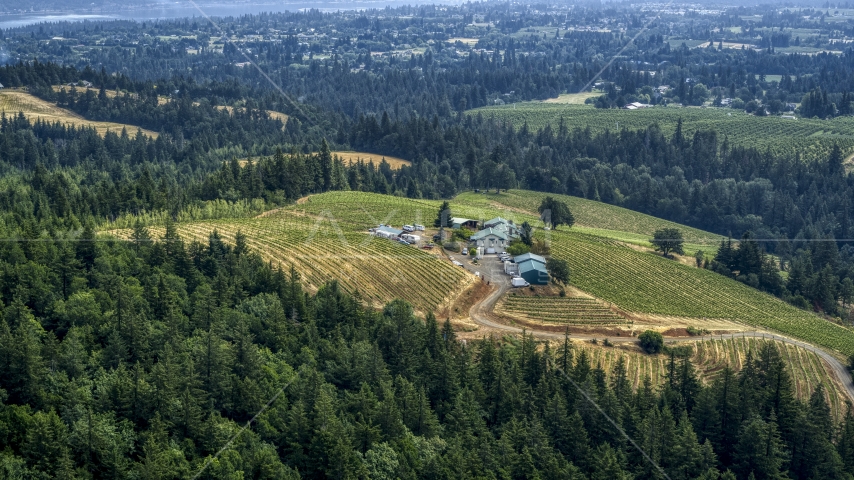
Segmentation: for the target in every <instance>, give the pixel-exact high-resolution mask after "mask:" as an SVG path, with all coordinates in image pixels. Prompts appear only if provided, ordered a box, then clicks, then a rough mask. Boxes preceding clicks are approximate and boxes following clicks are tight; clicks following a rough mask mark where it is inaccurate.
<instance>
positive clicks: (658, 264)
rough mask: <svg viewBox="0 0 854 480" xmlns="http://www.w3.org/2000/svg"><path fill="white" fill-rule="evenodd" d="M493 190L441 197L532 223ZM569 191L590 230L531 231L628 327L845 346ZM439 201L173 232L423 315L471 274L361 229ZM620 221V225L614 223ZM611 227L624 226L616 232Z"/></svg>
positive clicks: (308, 208)
mask: <svg viewBox="0 0 854 480" xmlns="http://www.w3.org/2000/svg"><path fill="white" fill-rule="evenodd" d="M535 195H536V194H534V193H529V192H511V194H509V195H507V198H509V199H510V200H507V199H501V200H502V201H503V202H506V203H511V204H512V203H514V201H513V200H512V199H513V198H517V199H518V201H519V202H530V201H532V200H530V199H529V198H527V197H531V198H533V197H534V196H535ZM495 198H498V196H496V197H495ZM495 198H493V199H490V198H488V196H485V195H477V196H473V194H469V195H461V196H460V197H458V198H457V199H455V200H454V201H453V202H452V203H451V208H452V209H453V211H454V214H455V215H459V216H466V217H468V218H477V219H480V218H492V217H494V216H497V215H502V216H508V217H509V218H511V219H514V218H515V221H517V222H519V221H524V220H530V221H534V220H535V218H536V217H534V216H533V215H531V214H530V213H527V211H526V210H524V209H523V208H521V207H525V205H526V204H523V203H518V205H519V207H516V208H515V210H508V209H507V208H508V207H506V206H505V207H504V209H501V208H497V207H496V205H495V204H494V203H493V202H494V201H495ZM568 200H570V201H575V202H576V203H575V204H574V205H576V206H575V207H574V208H575V210H576V211H577V212H578V213H577V216H578V217H579V219H580V220H579V221H580V222H581V221H583V222H585V223H588V224H589V225H590V226H591V227H595V229H596V230H595V231H596V232H597V233H596V234H591V233H589V231H585V230H584V229H582V228H572V229H569V230H567V229H565V228H564V229H561V230H558V231H550V232H544V231H542V230H538V232H537V235H540V236H541V237H543V238H546V239H547V240H548V241H549V244H550V246H551V253H552V256H554V257H556V258H561V259H565V260H566V261H567V262H568V263H569V266H570V268H571V269H572V285H573V287H575V288H577V289H579V290H580V291H582V292H584V293H585V294H588V295H590V296H592V297H595V298H596V299H598V300H599V301H601V302H606V303H608V304H612V305H609V306H613V307H615V308H618V309H619V311H620V312H621V315H623V316H626V317H627V318H629V319H630V320H631V321H632V322H634V323H635V324H636V325H637V324H638V323H641V322H640V321H639V320H643V319H644V318H652V317H655V318H656V319H663V320H661V322H662V323H661V325H662V327H666V326H667V322H668V321H670V320H668V319H677V320H679V322H680V323H679V324H681V325H685V324H686V323H687V324H694V325H695V326H698V327H703V328H706V326H707V325H710V324H712V323H714V322H727V323H728V324H733V325H735V324H736V323H737V324H740V325H745V327H742V328H745V329H746V328H750V327H749V326H756V327H764V328H769V329H775V330H777V331H779V332H782V333H784V334H788V335H791V336H793V337H797V338H802V339H804V340H807V341H809V342H812V343H815V344H817V345H821V346H823V347H826V348H828V349H831V350H836V351H839V352H841V353H842V354H844V355H850V354H854V331H851V330H849V329H847V328H844V327H841V326H838V325H836V324H833V323H830V322H828V321H826V320H824V319H822V318H820V317H818V316H816V315H814V314H812V313H809V312H806V311H803V310H799V309H797V308H795V307H792V306H790V305H788V304H786V303H784V302H782V301H780V300H778V299H776V298H774V297H772V296H770V295H767V294H764V293H761V292H759V291H757V290H755V289H752V288H750V287H748V286H746V285H744V284H742V283H739V282H736V281H735V280H731V279H729V278H726V277H723V276H721V275H718V274H715V273H713V272H710V271H708V270H702V269H697V268H695V267H693V266H688V265H685V264H682V263H679V262H676V261H673V260H668V259H664V258H662V257H661V256H659V255H657V254H654V253H651V252H649V251H648V250H645V249H641V248H639V247H636V246H634V245H627V244H625V243H624V242H623V241H622V240H618V239H615V238H613V237H620V236H621V235H623V236H625V235H643V234H648V232H649V231H650V230H651V229H654V228H656V226H657V225H666V224H667V223H664V221H662V220H656V219H654V218H652V217H648V216H644V215H639V214H636V213H634V212H630V211H628V210H624V209H616V208H614V207H610V206H607V205H604V204H595V202H589V203H588V201H586V200H580V199H576V200H572V199H571V198H569V199H568ZM534 201H535V200H534ZM439 205H440V202H438V201H426V200H411V199H406V198H400V197H392V196H384V195H378V194H369V193H361V192H330V193H325V194H321V195H313V196H311V197H308V198H307V199H303V200H301V201H300V202H299V203H297V204H296V205H293V206H289V207H286V208H282V209H279V210H275V211H272V212H267V213H265V214H263V215H261V216H259V217H257V218H252V219H239V220H220V221H205V222H191V223H186V224H181V225H180V232H181V233H182V234H183V235H185V236H186V237H188V238H195V239H200V240H204V239H206V238H207V236H208V234H209V233H210V232H211V231H212V230H214V229H217V230H219V231H220V232H221V233H222V234H223V235H224V236H225V237H226V238H227V239H230V238H232V237H233V235H234V234H235V233H236V232H237V230H238V229H240V230H242V231H243V232H244V233H246V234H247V235H248V237H249V239H250V245H251V246H252V247H254V248H255V249H257V250H258V251H259V252H261V254H262V255H263V256H264V258H266V259H268V260H270V261H273V262H274V263H280V264H283V265H289V264H294V265H296V266H297V268H298V269H299V270H300V271H301V272H302V273H303V275H304V276H305V278H306V279H307V281H308V283H309V284H310V285H312V286H315V287H316V286H319V285H320V284H322V283H323V282H325V281H327V280H330V279H333V278H338V279H340V280H341V282H342V284H343V285H344V286H345V288H346V289H347V290H349V291H351V292H355V291H359V292H360V294H361V295H362V296H363V297H364V298H365V299H367V300H368V301H370V302H372V303H374V304H377V305H379V304H382V303H383V302H386V301H389V300H391V299H393V298H397V297H400V298H404V299H406V300H409V301H410V302H412V303H413V304H414V305H415V306H416V308H417V309H418V310H420V311H422V312H424V311H428V310H431V309H438V308H440V307H441V306H442V305H447V304H448V302H450V301H452V300H453V298H454V297H455V295H457V294H459V293H461V292H462V291H463V289H464V287H465V286H466V285H468V284H469V283H470V282H471V281H472V280H473V277H471V276H469V275H468V274H466V273H465V272H464V271H463V270H462V269H460V268H458V267H453V266H452V265H451V264H450V263H449V262H448V261H447V260H444V259H441V258H437V257H436V256H435V254H431V253H427V252H425V251H422V250H418V249H415V248H413V247H410V246H403V245H399V244H396V243H393V242H391V241H387V240H381V239H372V238H371V237H369V236H368V235H367V229H368V228H369V227H373V226H376V225H379V224H381V223H384V224H390V225H396V226H400V225H403V224H415V223H420V224H424V225H430V224H431V223H432V220H433V219H434V218H435V216H436V212H437V211H438V208H439ZM501 205H502V204H498V207H500V206H501ZM585 207H586V209H585ZM597 208H599V209H602V211H601V214H597V213H596V212H597V210H596V209H597ZM511 215H512V216H511ZM621 219H622V220H621ZM621 222H625V223H624V224H623V225H624V226H623V227H620V223H621ZM602 227H610V228H611V229H610V230H605V229H603V228H602ZM616 228H625V229H626V230H633V231H630V232H620V231H617V230H616ZM684 230H685V231H686V232H690V231H691V230H690V229H687V228H685V229H684ZM696 232H698V234H703V233H704V232H702V231H696ZM425 233H426V234H429V232H425ZM609 235H610V236H609ZM532 301H534V302H537V301H539V300H532ZM532 305H536V304H532ZM546 307H548V309H549V310H551V311H553V312H555V313H558V312H561V311H565V310H566V309H567V307H568V306H567V305H558V304H555V305H554V306H550V305H545V299H543V304H542V308H546ZM531 308H539V307H531ZM686 319H687V320H686ZM673 321H674V322H675V321H676V320H673ZM734 322H735V323H734Z"/></svg>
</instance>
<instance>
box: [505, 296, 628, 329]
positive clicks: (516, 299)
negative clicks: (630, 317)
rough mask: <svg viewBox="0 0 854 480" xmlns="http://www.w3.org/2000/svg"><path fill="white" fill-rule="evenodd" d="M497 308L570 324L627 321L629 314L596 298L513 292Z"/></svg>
mask: <svg viewBox="0 0 854 480" xmlns="http://www.w3.org/2000/svg"><path fill="white" fill-rule="evenodd" d="M495 311H496V312H497V313H499V314H504V315H509V316H512V317H516V318H520V319H522V320H527V321H529V322H544V323H555V324H567V325H593V326H600V325H603V326H604V325H609V326H610V325H625V324H627V323H628V321H627V320H626V318H625V317H622V316H620V315H619V314H617V313H615V312H613V311H611V309H610V308H609V307H608V306H607V305H604V304H603V303H602V302H600V301H598V300H596V299H595V298H587V297H541V298H537V297H528V296H522V295H515V294H510V295H508V296H507V297H505V298H504V300H503V301H502V302H501V304H499V305H498V306H497V307H496V309H495Z"/></svg>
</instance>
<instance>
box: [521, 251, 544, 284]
mask: <svg viewBox="0 0 854 480" xmlns="http://www.w3.org/2000/svg"><path fill="white" fill-rule="evenodd" d="M514 260H515V262H516V264H517V265H518V266H519V276H520V277H522V278H524V279H525V281H526V282H528V283H530V284H531V285H548V283H549V272H548V270H546V259H545V258H543V257H541V256H539V255H534V254H533V253H526V254H524V255H519V256H517V257H516V258H515V259H514Z"/></svg>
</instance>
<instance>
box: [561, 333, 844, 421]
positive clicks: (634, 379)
mask: <svg viewBox="0 0 854 480" xmlns="http://www.w3.org/2000/svg"><path fill="white" fill-rule="evenodd" d="M769 343H770V344H773V345H775V346H776V347H777V348H778V350H779V352H780V356H781V357H782V358H783V361H784V362H785V363H786V370H787V371H788V373H789V375H790V377H791V378H792V383H793V386H794V389H795V393H796V395H797V397H798V398H799V399H801V400H802V401H806V400H808V399H809V397H810V394H812V392H813V390H815V387H816V386H817V385H818V384H819V383H821V384H822V385H823V386H824V389H825V395H826V397H825V398H826V399H827V402H828V405H830V408H831V412H832V413H833V415H834V417H836V418H837V419H840V418H842V417H843V416H844V415H845V408H846V407H845V402H846V400H847V396H846V394H845V391H844V390H843V389H842V388H841V387H840V385H839V384H838V383H837V382H836V378H835V376H834V374H833V371H832V370H831V369H830V367H829V366H828V365H827V364H826V363H825V362H824V361H823V360H821V358H819V357H818V355H816V354H815V353H813V352H810V351H808V350H805V349H803V348H800V347H797V346H794V345H789V344H785V343H782V342H777V341H773V340H766V339H762V338H728V339H724V340H707V341H702V342H685V343H684V346H685V347H686V348H689V349H690V351H691V356H690V360H691V363H693V364H694V366H695V367H696V369H697V373H698V375H699V376H700V379H701V380H702V381H704V382H706V383H708V382H711V381H713V380H714V379H715V378H716V377H717V376H719V375H720V374H721V372H722V371H723V368H724V367H725V366H727V365H729V366H730V368H732V369H733V370H734V371H736V372H738V371H740V370H741V369H742V367H743V366H744V363H745V361H746V359H747V352H748V351H750V352H752V354H753V358H754V359H755V358H757V356H758V352H759V351H760V350H761V348H762V347H763V345H765V344H769ZM573 349H574V350H575V358H578V355H580V353H581V351H584V352H585V353H586V354H587V357H588V358H589V360H590V364H591V365H592V366H594V367H595V366H597V365H601V366H602V368H603V369H604V370H605V372H606V375H607V377H608V379H609V380H610V379H611V378H612V377H613V370H614V365H616V363H617V360H618V359H619V358H620V357H621V356H622V357H623V358H624V360H625V362H626V369H627V373H628V378H629V380H630V382H631V383H632V386H633V387H634V388H637V387H639V386H641V385H642V384H643V380H644V378H649V380H650V383H651V384H652V385H653V386H660V385H662V384H664V382H665V380H666V378H665V374H666V372H667V363H668V362H669V360H670V359H669V357H668V356H667V355H656V356H650V355H645V354H643V353H640V352H637V351H634V350H626V349H622V348H610V347H600V346H594V345H591V344H589V343H582V342H575V343H574V344H573Z"/></svg>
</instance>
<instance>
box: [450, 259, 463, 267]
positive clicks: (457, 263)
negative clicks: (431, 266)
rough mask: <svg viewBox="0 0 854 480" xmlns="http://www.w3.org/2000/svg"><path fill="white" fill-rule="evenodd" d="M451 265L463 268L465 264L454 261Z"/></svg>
mask: <svg viewBox="0 0 854 480" xmlns="http://www.w3.org/2000/svg"><path fill="white" fill-rule="evenodd" d="M451 263H453V264H454V265H456V266H458V267H462V266H463V264H462V263H460V262H459V261H457V260H454V261H453V262H451Z"/></svg>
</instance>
